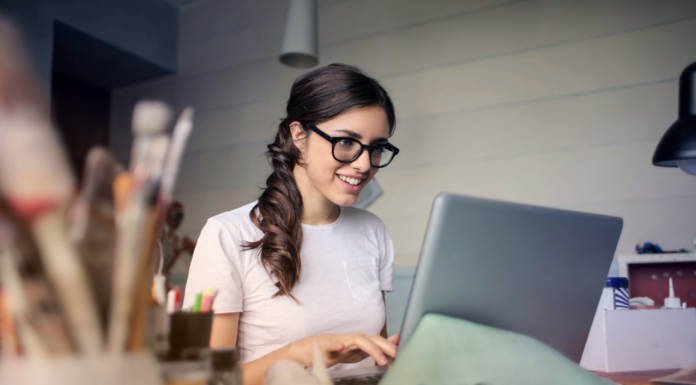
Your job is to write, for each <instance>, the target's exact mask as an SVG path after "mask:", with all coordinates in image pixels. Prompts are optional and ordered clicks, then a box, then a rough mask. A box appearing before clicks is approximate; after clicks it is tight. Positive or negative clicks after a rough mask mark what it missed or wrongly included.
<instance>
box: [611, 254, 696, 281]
mask: <svg viewBox="0 0 696 385" xmlns="http://www.w3.org/2000/svg"><path fill="white" fill-rule="evenodd" d="M617 260H618V263H619V276H621V277H626V278H628V265H633V264H638V263H670V262H696V253H679V254H629V255H619V256H618V258H617Z"/></svg>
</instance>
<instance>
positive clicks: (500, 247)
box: [331, 194, 623, 385]
mask: <svg viewBox="0 0 696 385" xmlns="http://www.w3.org/2000/svg"><path fill="white" fill-rule="evenodd" d="M622 227H623V220H622V219H621V218H617V217H610V216H604V215H596V214H587V213H580V212H574V211H567V210H559V209H552V208H546V207H539V206H531V205H524V204H516V203H508V202H500V201H494V200H487V199H479V198H471V197H464V196H457V195H450V194H441V195H439V196H438V197H437V198H436V199H435V202H434V204H433V209H432V212H431V214H430V221H429V223H428V230H427V231H426V234H425V241H424V243H423V249H422V251H421V256H420V261H419V262H418V267H417V269H416V275H415V278H414V281H413V286H412V288H411V294H410V297H409V300H408V306H407V308H406V313H405V315H404V320H403V324H402V326H401V342H400V343H399V349H404V348H405V347H407V346H408V341H409V339H410V338H411V336H412V335H413V332H414V331H415V329H416V327H417V326H418V322H419V321H420V319H421V317H422V316H423V315H425V314H428V313H435V314H443V315H448V316H452V317H457V318H461V319H465V320H469V321H472V322H476V323H479V324H482V325H488V326H492V327H496V328H500V329H505V330H510V331H513V332H517V333H522V334H526V335H528V336H531V337H534V338H536V339H538V340H540V341H541V342H543V343H545V344H547V345H549V346H551V347H552V348H554V349H556V350H558V351H559V352H561V353H563V354H564V355H565V356H566V357H568V358H569V359H571V360H572V361H575V362H578V363H579V362H580V357H581V356H582V352H583V348H584V347H585V341H586V339H587V335H588V333H589V332H590V326H592V319H593V317H594V313H595V310H596V309H597V303H598V301H599V297H600V295H601V293H602V288H603V287H604V281H605V279H606V277H607V272H608V271H609V265H610V264H611V260H612V258H613V256H614V252H615V251H616V244H617V243H618V240H619V235H620V234H621V228H622ZM397 359H398V358H397ZM384 371H385V368H380V367H374V368H372V367H370V368H359V369H348V370H336V371H333V372H331V376H332V378H333V379H334V382H335V383H336V384H337V385H338V384H369V383H374V384H376V383H377V382H378V381H379V378H380V377H381V375H382V374H383V372H384Z"/></svg>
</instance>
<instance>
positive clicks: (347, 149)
mask: <svg viewBox="0 0 696 385" xmlns="http://www.w3.org/2000/svg"><path fill="white" fill-rule="evenodd" d="M361 149H362V146H361V145H360V143H359V142H357V141H353V140H349V139H343V140H340V141H338V142H336V144H335V145H334V149H333V151H334V156H335V157H336V159H338V160H340V161H344V162H350V161H352V160H355V158H357V156H358V154H359V153H360V150H361ZM393 157H394V151H392V150H391V149H389V148H386V147H383V146H379V147H377V148H375V149H374V150H373V151H372V153H371V154H370V164H371V165H372V166H373V167H381V166H384V165H386V164H388V163H389V162H390V161H391V159H392V158H393Z"/></svg>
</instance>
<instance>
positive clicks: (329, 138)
mask: <svg viewBox="0 0 696 385" xmlns="http://www.w3.org/2000/svg"><path fill="white" fill-rule="evenodd" d="M303 124H304V125H305V126H307V128H309V129H310V130H312V131H314V132H316V133H317V134H319V136H321V137H322V138H324V139H326V140H328V141H329V142H330V141H331V139H333V138H332V137H331V136H329V135H328V134H327V133H325V132H324V131H322V130H320V129H319V127H317V126H315V125H313V124H311V123H303Z"/></svg>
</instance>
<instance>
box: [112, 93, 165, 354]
mask: <svg viewBox="0 0 696 385" xmlns="http://www.w3.org/2000/svg"><path fill="white" fill-rule="evenodd" d="M170 118H171V112H170V110H169V107H167V106H166V105H165V104H163V103H159V102H153V101H146V102H140V103H138V104H137V105H136V107H135V110H134V113H133V131H134V133H135V134H136V135H135V139H134V142H133V150H132V154H131V181H130V183H128V186H126V187H127V189H126V188H119V183H120V181H121V180H123V179H124V178H125V177H119V178H117V179H116V181H115V183H114V196H115V198H116V200H117V202H116V204H117V215H116V226H117V230H118V232H117V234H118V235H117V240H116V254H115V261H114V262H115V265H114V267H115V270H114V286H113V292H112V296H113V299H112V311H111V314H110V322H109V338H108V345H109V350H110V351H112V352H120V351H123V349H124V348H126V347H127V346H128V345H130V343H128V345H127V341H129V340H131V338H130V337H129V336H128V333H129V329H130V328H132V327H131V326H129V324H131V323H132V321H131V318H132V317H133V312H134V310H135V305H136V303H139V298H140V297H139V295H138V294H139V293H140V280H139V277H140V275H141V273H142V271H139V269H142V268H143V265H144V264H145V263H146V262H143V261H142V255H143V253H142V249H143V247H144V246H143V245H144V244H145V243H147V238H148V237H150V234H148V233H149V232H150V231H151V229H150V228H151V227H153V226H152V224H151V222H152V219H151V218H150V209H149V207H150V206H152V205H153V204H154V203H152V202H156V201H157V191H158V186H159V183H160V178H161V172H162V164H163V162H164V157H165V155H166V151H167V147H168V145H169V138H168V137H167V136H166V135H163V134H161V133H162V132H163V131H164V130H165V128H166V126H167V124H168V123H169V120H170ZM122 185H126V183H121V186H122ZM117 188H119V189H118V190H117ZM124 190H127V191H124ZM131 334H132V333H131Z"/></svg>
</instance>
